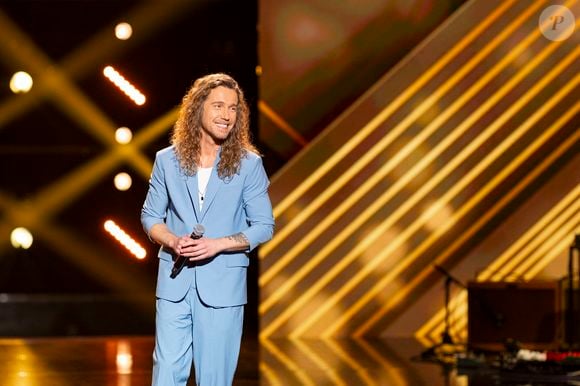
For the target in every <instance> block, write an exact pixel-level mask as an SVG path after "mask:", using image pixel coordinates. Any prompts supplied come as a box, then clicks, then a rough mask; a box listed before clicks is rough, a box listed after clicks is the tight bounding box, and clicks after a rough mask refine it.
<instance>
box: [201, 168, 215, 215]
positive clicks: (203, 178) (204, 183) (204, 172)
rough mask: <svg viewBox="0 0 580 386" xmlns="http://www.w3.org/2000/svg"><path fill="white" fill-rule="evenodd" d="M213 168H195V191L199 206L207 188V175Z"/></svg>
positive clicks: (208, 175) (209, 174)
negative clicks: (197, 194) (197, 193)
mask: <svg viewBox="0 0 580 386" xmlns="http://www.w3.org/2000/svg"><path fill="white" fill-rule="evenodd" d="M212 169H213V168H198V169H197V191H198V192H199V208H200V209H201V208H202V207H203V200H204V199H205V193H206V190H207V183H208V182H209V177H210V176H211V171H212Z"/></svg>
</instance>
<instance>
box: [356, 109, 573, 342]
mask: <svg viewBox="0 0 580 386" xmlns="http://www.w3.org/2000/svg"><path fill="white" fill-rule="evenodd" d="M579 108H580V105H579V104H576V105H575V106H574V107H573V108H572V109H571V110H568V111H567V112H566V113H565V114H564V115H562V116H561V117H560V118H559V119H558V120H557V121H556V122H555V123H554V124H552V125H551V126H550V127H549V128H548V130H547V131H546V132H545V133H544V135H543V136H542V137H541V138H540V140H538V141H536V142H535V143H534V144H533V146H532V147H528V148H527V149H526V151H525V152H524V153H523V154H522V155H521V156H520V157H518V159H516V161H517V162H516V163H517V164H519V163H521V162H523V160H522V157H525V156H527V155H529V154H528V153H530V152H531V151H532V150H536V148H537V147H539V146H541V144H543V143H544V142H545V141H546V137H547V134H551V132H552V131H554V130H557V129H558V128H559V127H561V126H563V125H564V124H565V123H566V121H567V120H569V119H571V118H572V117H573V116H574V114H576V113H577V112H578V110H579ZM579 138H580V133H576V134H575V135H572V136H571V137H570V138H568V139H567V140H566V141H564V143H563V144H562V145H561V146H560V147H559V148H558V149H557V150H556V151H555V152H553V153H552V154H550V156H548V157H547V158H546V159H545V160H544V161H543V162H542V163H541V164H540V165H539V166H537V167H536V168H535V169H534V170H532V171H531V172H530V174H528V175H527V176H526V177H525V178H524V179H523V180H522V181H520V182H519V183H518V184H517V185H516V186H515V187H514V188H513V189H512V190H511V191H510V192H509V193H508V194H506V195H504V196H502V197H501V199H500V200H499V201H498V202H497V203H496V204H495V205H494V207H493V208H492V209H491V210H489V211H487V212H486V213H485V214H484V215H483V216H482V217H481V218H480V219H478V220H477V221H476V222H475V224H473V225H472V226H471V227H470V228H469V229H468V230H467V231H465V232H464V233H463V234H462V235H461V236H460V237H458V238H457V239H455V241H454V242H453V244H452V245H451V246H449V247H448V248H447V249H446V250H445V251H444V252H443V253H442V254H441V255H439V257H438V258H437V259H436V261H435V262H434V264H443V263H444V262H445V260H446V259H447V258H448V257H449V256H450V255H451V254H452V253H453V252H454V251H456V250H457V249H458V248H459V247H460V246H461V245H462V244H463V243H464V242H465V241H466V240H467V239H468V238H469V237H472V236H473V234H475V232H477V231H478V230H479V229H480V228H481V227H482V226H484V225H485V223H486V222H487V221H489V220H490V219H491V218H492V217H493V216H494V215H495V214H497V212H498V211H499V210H500V209H501V208H503V207H504V206H505V205H507V204H508V203H509V201H510V200H511V199H513V197H515V196H516V195H517V194H518V193H520V192H521V191H522V190H523V189H524V188H525V187H526V186H527V185H528V184H529V183H531V182H532V180H533V179H534V178H536V177H537V176H538V175H539V174H540V173H541V172H542V171H543V170H545V168H547V167H548V166H550V165H551V163H552V162H554V161H555V159H557V157H559V156H560V155H561V154H562V153H564V152H565V151H566V150H568V149H569V148H570V147H571V146H573V145H574V144H575V143H576V141H578V139H579ZM516 163H512V164H510V165H509V167H508V168H504V169H503V170H502V172H501V174H500V176H499V177H502V176H503V175H505V174H507V173H509V172H511V170H512V169H514V168H515V167H516V166H517V165H516ZM495 180H496V179H494V180H492V181H491V182H490V183H489V184H488V185H486V186H485V187H484V188H483V189H482V190H480V191H479V192H478V194H477V195H476V197H474V198H473V199H472V200H470V201H469V202H468V203H467V204H466V205H464V206H463V207H462V208H461V212H465V211H467V210H469V209H471V207H473V206H474V205H475V204H476V203H477V202H479V201H480V197H481V196H482V195H485V194H487V193H488V192H489V191H490V190H491V189H493V187H494V186H495V185H496V182H495ZM460 214H461V213H460ZM461 215H462V214H461ZM455 222H456V221H453V223H455ZM452 225H453V224H451V223H448V224H447V225H446V226H445V227H441V228H439V229H438V231H437V232H435V233H433V234H431V235H430V236H429V238H428V239H427V240H426V241H425V242H424V243H423V244H421V246H420V248H419V249H416V250H415V251H414V253H413V255H412V256H410V258H414V255H417V254H419V253H423V251H424V250H425V249H426V248H428V247H429V246H431V245H432V244H433V243H434V242H435V240H436V239H437V238H438V237H440V236H441V234H443V233H444V232H446V231H447V228H449V227H450V226H452ZM431 269H432V268H431V267H428V268H427V269H424V270H423V271H421V272H420V273H419V274H417V275H415V277H414V278H413V280H411V282H410V283H408V284H407V286H406V287H405V288H403V289H400V290H399V291H397V293H396V294H394V296H393V297H392V298H391V299H390V300H389V302H387V303H385V304H384V305H383V306H382V307H381V308H380V309H379V310H378V312H376V313H375V314H374V315H373V316H372V317H371V318H369V320H368V321H367V322H366V323H364V324H363V325H362V326H361V327H359V328H358V329H357V330H355V332H354V336H362V335H364V334H365V332H366V331H368V329H370V328H372V326H373V325H374V323H376V322H377V321H378V320H379V319H380V318H382V316H383V315H384V314H385V313H386V312H388V311H389V310H390V309H392V308H393V307H395V306H396V305H397V304H398V303H399V302H400V301H402V299H404V298H405V297H406V296H408V295H409V293H410V292H411V291H412V289H413V288H415V287H416V286H417V285H418V284H419V283H421V282H422V281H423V280H425V279H426V277H427V275H428V273H429V271H430V270H431ZM381 284H383V281H381V282H379V283H377V287H378V286H379V285H381Z"/></svg>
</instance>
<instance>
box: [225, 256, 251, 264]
mask: <svg viewBox="0 0 580 386" xmlns="http://www.w3.org/2000/svg"><path fill="white" fill-rule="evenodd" d="M224 257H225V258H226V267H247V266H248V265H250V258H249V257H248V256H246V255H243V254H235V255H226V256H224Z"/></svg>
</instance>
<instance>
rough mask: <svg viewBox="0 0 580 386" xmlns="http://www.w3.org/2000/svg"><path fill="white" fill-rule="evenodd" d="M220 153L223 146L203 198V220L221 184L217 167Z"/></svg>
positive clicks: (218, 156)
mask: <svg viewBox="0 0 580 386" xmlns="http://www.w3.org/2000/svg"><path fill="white" fill-rule="evenodd" d="M220 153H221V147H220V150H219V151H218V154H217V157H216V159H215V162H214V164H213V169H212V170H211V175H210V177H209V181H208V183H207V189H206V190H205V197H204V199H203V207H202V208H201V219H200V220H201V221H203V219H204V217H205V214H206V213H207V211H208V209H209V208H210V207H211V205H212V203H213V201H214V199H215V196H216V194H217V192H218V191H219V189H220V186H221V180H220V178H219V175H218V171H217V167H218V163H219V161H220Z"/></svg>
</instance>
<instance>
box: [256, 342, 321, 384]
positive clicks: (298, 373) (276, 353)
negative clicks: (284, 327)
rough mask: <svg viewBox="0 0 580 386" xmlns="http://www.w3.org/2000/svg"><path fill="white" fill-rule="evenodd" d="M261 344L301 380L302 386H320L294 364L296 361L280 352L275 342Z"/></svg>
mask: <svg viewBox="0 0 580 386" xmlns="http://www.w3.org/2000/svg"><path fill="white" fill-rule="evenodd" d="M260 344H261V345H262V347H264V348H265V349H266V350H267V351H268V353H270V354H271V355H272V356H273V357H275V358H276V359H278V360H279V361H280V362H281V363H282V364H284V366H286V367H287V368H288V369H289V370H290V371H291V372H292V374H294V375H296V377H298V379H299V380H300V382H301V384H302V385H308V386H318V385H316V383H315V382H314V381H313V380H312V379H311V378H310V377H309V376H308V375H307V374H306V372H305V371H304V369H302V368H300V367H299V366H297V365H296V363H294V361H293V360H292V359H291V358H290V357H288V355H286V354H285V353H284V352H282V350H280V349H279V348H278V347H276V345H275V344H274V342H272V341H271V340H269V339H260Z"/></svg>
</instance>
